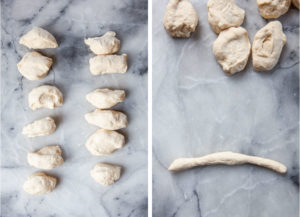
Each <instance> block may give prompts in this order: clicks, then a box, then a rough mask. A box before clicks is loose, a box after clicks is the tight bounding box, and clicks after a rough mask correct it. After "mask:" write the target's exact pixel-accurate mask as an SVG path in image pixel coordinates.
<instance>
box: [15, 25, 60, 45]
mask: <svg viewBox="0 0 300 217" xmlns="http://www.w3.org/2000/svg"><path fill="white" fill-rule="evenodd" d="M19 43H20V44H22V45H25V46H26V47H28V48H32V49H45V48H56V47H58V45H57V42H56V40H55V38H54V36H53V35H51V34H50V33H49V32H48V31H46V30H44V29H42V28H39V27H33V28H32V29H31V30H30V31H29V32H27V33H26V34H25V35H23V36H22V37H21V38H20V41H19Z"/></svg>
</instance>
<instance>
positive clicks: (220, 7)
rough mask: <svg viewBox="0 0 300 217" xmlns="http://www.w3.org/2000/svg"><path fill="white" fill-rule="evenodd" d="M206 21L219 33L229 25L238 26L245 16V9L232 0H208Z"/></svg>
mask: <svg viewBox="0 0 300 217" xmlns="http://www.w3.org/2000/svg"><path fill="white" fill-rule="evenodd" d="M207 9H208V22H209V24H210V26H211V27H212V29H213V30H214V31H215V32H216V33H217V34H219V33H220V32H221V31H222V30H224V29H228V28H230V27H239V26H240V25H241V24H242V23H243V21H244V17H245V11H244V10H243V9H241V8H240V7H239V6H237V5H236V4H235V2H234V0H209V1H208V2H207Z"/></svg>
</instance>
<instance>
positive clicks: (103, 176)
mask: <svg viewBox="0 0 300 217" xmlns="http://www.w3.org/2000/svg"><path fill="white" fill-rule="evenodd" d="M121 169H122V167H120V166H117V165H112V164H106V163H97V164H96V165H95V166H94V167H93V169H92V170H91V176H92V177H93V178H94V179H95V181H96V182H98V183H99V184H101V185H105V186H109V185H112V184H114V183H115V182H116V181H117V180H118V179H120V176H121Z"/></svg>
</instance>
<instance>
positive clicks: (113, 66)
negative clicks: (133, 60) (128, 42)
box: [90, 54, 127, 75]
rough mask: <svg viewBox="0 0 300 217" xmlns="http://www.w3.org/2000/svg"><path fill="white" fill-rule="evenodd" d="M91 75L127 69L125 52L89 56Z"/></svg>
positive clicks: (121, 71)
mask: <svg viewBox="0 0 300 217" xmlns="http://www.w3.org/2000/svg"><path fill="white" fill-rule="evenodd" d="M90 71H91V73H92V75H102V74H107V73H125V72H126V71H127V54H122V55H106V56H102V55H99V56H95V57H92V58H90Z"/></svg>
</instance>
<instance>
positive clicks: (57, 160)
mask: <svg viewBox="0 0 300 217" xmlns="http://www.w3.org/2000/svg"><path fill="white" fill-rule="evenodd" d="M61 155H62V151H61V149H60V147H59V146H57V145H49V146H45V147H43V148H41V149H40V150H38V151H36V152H29V153H28V154H27V161H28V163H29V165H31V166H34V167H36V168H39V169H44V170H50V169H53V168H55V167H58V166H60V165H62V164H63V163H64V159H63V157H62V156H61Z"/></svg>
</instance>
